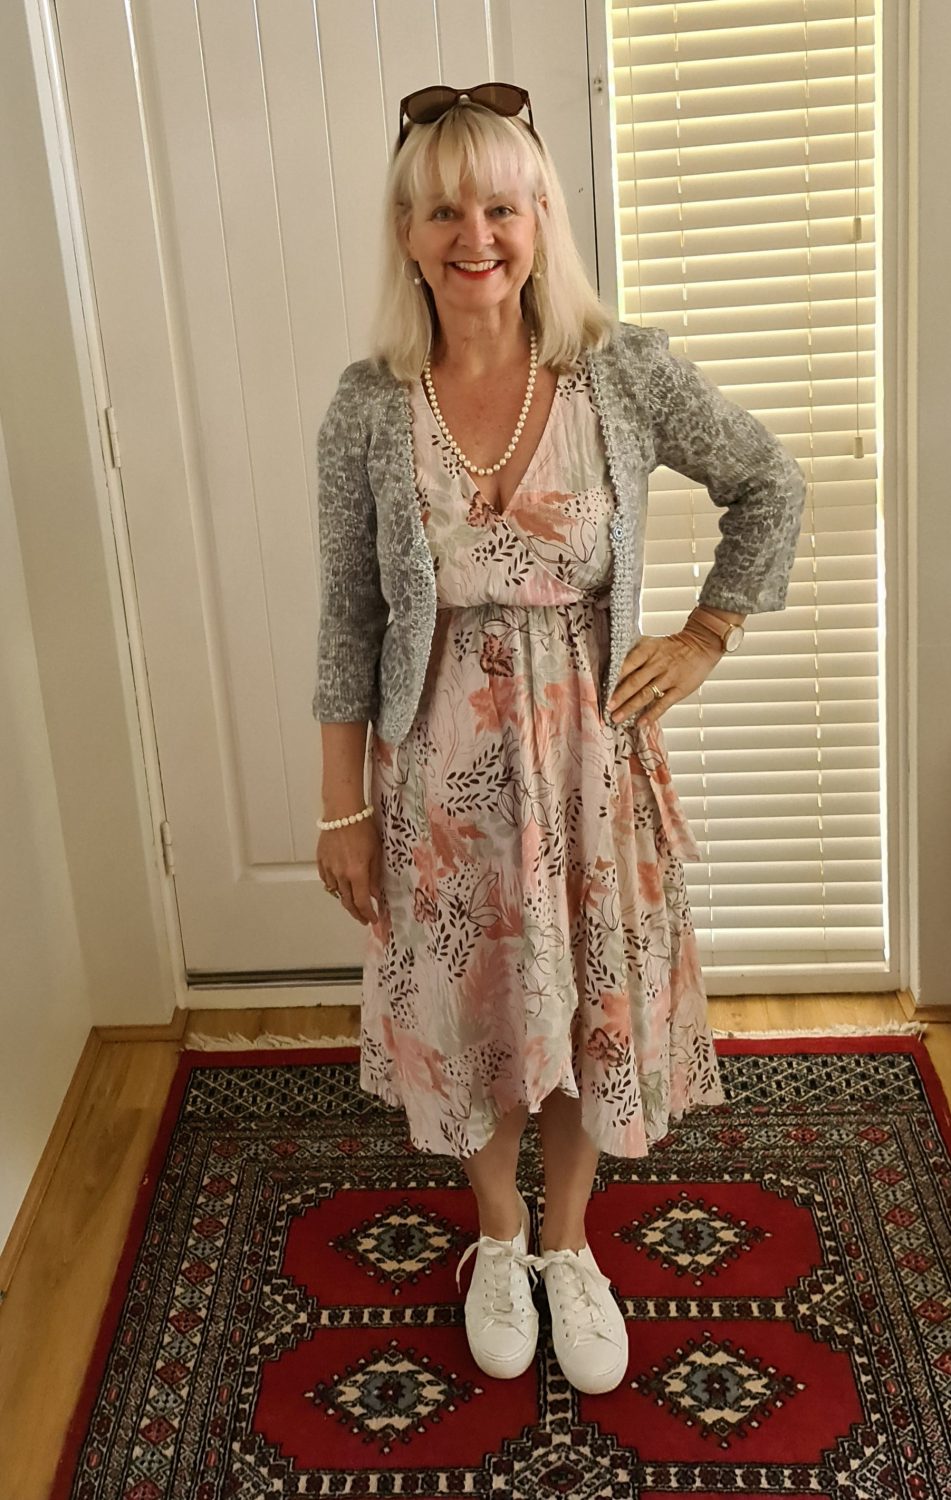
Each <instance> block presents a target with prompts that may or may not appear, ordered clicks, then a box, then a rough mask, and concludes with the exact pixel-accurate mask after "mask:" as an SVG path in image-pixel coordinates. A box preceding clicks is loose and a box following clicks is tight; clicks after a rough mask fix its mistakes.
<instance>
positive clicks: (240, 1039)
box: [185, 1021, 928, 1052]
mask: <svg viewBox="0 0 951 1500" xmlns="http://www.w3.org/2000/svg"><path fill="white" fill-rule="evenodd" d="M927 1030H928V1025H927V1022H926V1021H887V1022H885V1023H884V1025H881V1026H844V1025H838V1026H813V1027H810V1028H802V1027H800V1028H797V1029H794V1030H790V1031H784V1030H773V1031H720V1030H718V1029H717V1028H716V1027H711V1031H712V1034H713V1036H714V1037H718V1036H721V1037H739V1038H741V1039H742V1038H743V1037H749V1038H751V1039H752V1038H759V1037H762V1038H768V1037H795V1036H916V1037H923V1036H924V1035H925V1034H926V1033H927ZM359 1045H360V1038H359V1036H316V1037H315V1036H300V1035H299V1036H279V1035H277V1034H276V1033H274V1032H270V1031H265V1032H262V1034H261V1035H260V1036H256V1037H246V1036H240V1035H239V1034H238V1033H237V1032H231V1033H230V1034H229V1035H228V1036H204V1035H202V1034H200V1033H191V1032H190V1033H189V1034H188V1036H187V1037H186V1039H185V1046H186V1049H187V1050H188V1051H196V1052H245V1051H258V1050H260V1049H262V1048H274V1047H297V1048H301V1047H358V1046H359Z"/></svg>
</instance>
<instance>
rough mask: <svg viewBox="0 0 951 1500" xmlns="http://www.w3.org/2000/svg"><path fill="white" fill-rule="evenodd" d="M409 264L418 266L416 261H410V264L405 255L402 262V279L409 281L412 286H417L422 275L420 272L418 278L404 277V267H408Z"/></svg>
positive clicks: (408, 257) (408, 258)
mask: <svg viewBox="0 0 951 1500" xmlns="http://www.w3.org/2000/svg"><path fill="white" fill-rule="evenodd" d="M410 264H413V265H415V266H418V264H419V262H418V261H412V262H411V258H410V256H408V255H407V257H406V259H405V260H404V261H403V277H404V280H406V281H411V282H412V283H413V285H414V286H419V284H420V282H421V281H422V279H423V273H422V271H420V273H419V275H418V276H407V275H406V267H407V266H408V265H410Z"/></svg>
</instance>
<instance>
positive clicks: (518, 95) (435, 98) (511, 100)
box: [396, 83, 538, 151]
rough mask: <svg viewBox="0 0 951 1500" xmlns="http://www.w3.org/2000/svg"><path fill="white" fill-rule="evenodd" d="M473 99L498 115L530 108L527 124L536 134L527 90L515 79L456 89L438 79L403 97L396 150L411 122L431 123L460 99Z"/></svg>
mask: <svg viewBox="0 0 951 1500" xmlns="http://www.w3.org/2000/svg"><path fill="white" fill-rule="evenodd" d="M463 98H465V99H471V101H472V103H473V104H484V105H485V107H486V108H487V109H491V110H494V111H495V113H496V114H497V115H517V114H518V112H519V110H520V109H523V108H525V109H527V110H528V128H529V130H530V131H531V132H532V135H533V136H535V139H536V141H537V140H538V136H537V134H536V132H535V122H534V120H533V119H532V103H531V100H530V99H529V97H528V90H527V89H521V88H519V87H518V84H515V83H477V84H476V85H475V87H474V88H471V89H453V88H450V87H449V85H448V84H443V83H436V84H433V85H432V87H431V88H428V89H417V90H416V92H415V93H413V94H407V95H406V98H405V99H401V100H400V136H399V140H398V141H397V143H396V149H397V151H398V150H399V149H400V147H401V146H402V144H403V142H404V141H405V139H406V133H407V126H408V125H431V124H432V123H433V121H434V120H438V119H440V118H441V117H442V116H443V115H444V114H445V113H446V112H447V110H450V109H452V106H453V105H454V104H457V103H458V102H459V100H460V99H463Z"/></svg>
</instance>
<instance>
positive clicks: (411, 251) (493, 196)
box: [406, 178, 544, 318]
mask: <svg viewBox="0 0 951 1500" xmlns="http://www.w3.org/2000/svg"><path fill="white" fill-rule="evenodd" d="M540 201H541V202H544V200H540ZM535 235H536V222H535V213H534V207H533V201H532V196H531V194H530V193H529V192H527V191H526V190H525V189H524V188H521V187H517V186H513V185H512V183H511V182H509V183H508V184H507V185H505V186H504V187H502V188H501V189H500V190H499V191H493V192H491V193H486V192H480V191H479V190H478V188H477V187H476V185H475V184H474V182H473V181H472V180H471V178H469V179H466V180H464V181H463V182H462V183H461V184H460V187H459V190H458V193H457V194H447V193H443V192H441V191H440V190H439V188H438V186H437V185H434V184H433V183H430V184H429V191H427V192H426V193H425V194H424V195H423V197H422V198H421V199H420V201H419V202H417V203H416V204H415V206H414V209H413V213H412V216H411V219H410V222H409V225H408V228H407V231H406V244H407V254H408V255H410V256H412V257H413V259H414V260H417V261H418V262H419V266H420V270H421V271H422V274H423V277H424V278H425V280H426V281H427V283H428V284H429V286H430V288H431V289H432V293H433V298H434V300H435V303H436V310H437V312H440V313H441V314H442V310H443V309H446V310H451V311H455V312H459V313H466V312H469V313H473V312H475V313H481V312H486V311H488V310H490V309H498V308H500V307H501V306H502V305H503V304H506V303H509V302H511V303H513V304H514V306H515V308H516V309H517V308H518V306H519V294H520V292H521V289H522V287H523V286H524V284H525V282H526V281H527V280H528V277H529V276H530V275H531V270H532V262H533V260H534V254H535ZM442 316H443V318H444V314H442Z"/></svg>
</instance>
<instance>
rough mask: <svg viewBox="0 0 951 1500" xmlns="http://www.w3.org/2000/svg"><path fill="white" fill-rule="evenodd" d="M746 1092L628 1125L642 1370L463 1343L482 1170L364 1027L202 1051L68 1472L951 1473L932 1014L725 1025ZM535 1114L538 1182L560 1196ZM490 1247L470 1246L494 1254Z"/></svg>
mask: <svg viewBox="0 0 951 1500" xmlns="http://www.w3.org/2000/svg"><path fill="white" fill-rule="evenodd" d="M717 1052H718V1055H719V1057H720V1060H721V1066H722V1074H723V1080H724V1087H725V1089H726V1093H727V1099H728V1101H729V1102H728V1103H727V1104H725V1105H723V1106H720V1107H717V1108H712V1109H711V1108H707V1109H703V1110H697V1111H694V1112H693V1113H692V1114H690V1115H687V1116H685V1117H684V1119H683V1120H682V1121H680V1122H678V1123H677V1124H676V1125H675V1126H674V1127H673V1128H672V1130H671V1132H670V1133H669V1134H668V1135H667V1136H666V1137H665V1139H664V1140H663V1141H662V1142H659V1143H658V1144H657V1145H656V1146H655V1147H653V1148H652V1150H651V1152H650V1154H649V1155H648V1156H647V1157H644V1158H640V1159H637V1160H634V1161H625V1160H623V1159H620V1158H614V1157H608V1156H602V1157H601V1160H600V1164H599V1168H598V1175H597V1179H596V1181H595V1187H594V1192H593V1195H592V1200H591V1203H590V1205H589V1208H588V1214H587V1227H588V1237H589V1240H590V1242H591V1245H592V1248H593V1250H594V1253H595V1255H596V1257H597V1259H598V1261H599V1263H600V1265H601V1267H602V1269H603V1270H604V1271H606V1272H607V1274H608V1275H609V1276H610V1277H611V1280H612V1283H613V1287H614V1292H615V1295H616V1296H617V1298H618V1300H619V1302H620V1305H621V1306H622V1308H623V1309H624V1313H625V1316H626V1318H627V1321H628V1325H629V1328H630V1344H631V1357H630V1363H629V1366H628V1369H627V1372H626V1375H625V1377H624V1379H623V1381H622V1382H621V1384H620V1386H618V1387H617V1389H616V1390H614V1391H611V1392H609V1393H608V1394H606V1395H601V1396H586V1395H581V1394H579V1393H578V1392H577V1391H575V1390H574V1389H573V1387H571V1386H570V1385H568V1384H567V1382H566V1381H565V1380H564V1378H563V1377H562V1375H561V1374H560V1371H559V1369H558V1365H557V1363H556V1362H555V1360H554V1356H553V1354H552V1350H551V1339H550V1325H549V1322H548V1315H547V1305H546V1303H545V1294H544V1288H543V1287H542V1286H538V1287H536V1290H535V1296H536V1299H537V1302H538V1306H539V1311H540V1313H541V1332H540V1336H539V1344H538V1353H537V1356H536V1360H535V1364H534V1365H533V1366H532V1367H531V1368H530V1369H529V1370H528V1371H526V1373H525V1374H524V1375H523V1376H522V1377H521V1378H520V1379H518V1380H508V1381H496V1380H492V1379H491V1378H490V1377H488V1376H485V1375H483V1374H482V1372H481V1371H480V1370H479V1368H478V1366H477V1365H476V1364H475V1363H474V1362H473V1360H472V1357H471V1355H470V1353H469V1349H468V1345H467V1343H466V1335H465V1326H464V1321H463V1308H462V1297H463V1296H464V1295H465V1290H466V1287H467V1285H468V1278H469V1275H470V1271H469V1268H468V1267H467V1268H466V1269H465V1270H464V1272H463V1280H462V1293H461V1294H460V1293H459V1292H457V1290H456V1285H455V1280H454V1274H455V1266H456V1262H457V1260H458V1257H459V1256H460V1255H461V1253H462V1251H463V1250H464V1249H465V1247H466V1245H468V1244H469V1243H470V1241H471V1240H472V1239H473V1238H475V1236H476V1235H477V1233H478V1228H477V1219H476V1215H475V1205H474V1200H473V1197H472V1194H471V1192H470V1190H469V1187H468V1183H467V1181H466V1178H465V1175H464V1173H463V1171H462V1169H461V1167H460V1166H459V1164H458V1162H456V1161H455V1160H453V1159H452V1158H450V1157H443V1156H439V1157H435V1156H430V1155H426V1154H423V1153H420V1152H417V1151H415V1150H414V1149H413V1147H412V1145H411V1143H410V1142H409V1140H408V1137H407V1134H406V1129H405V1117H404V1116H403V1114H402V1112H401V1111H396V1110H392V1109H390V1108H388V1107H387V1106H386V1105H384V1104H382V1103H381V1102H380V1101H378V1100H375V1099H373V1098H371V1097H370V1096H368V1095H366V1094H363V1093H362V1092H361V1091H360V1088H359V1084H358V1069H359V1065H358V1053H357V1050H356V1048H347V1049H334V1050H327V1051H324V1050H318V1049H314V1050H309V1051H304V1050H302V1051H299V1052H297V1051H291V1052H276V1051H267V1052H257V1053H249V1052H238V1053H235V1052H226V1053H213V1052H184V1053H183V1054H182V1056H181V1059H180V1064H179V1069H178V1073H177V1075H176V1078H175V1081H174V1083H173V1086H172V1089H171V1092H170V1095H169V1100H168V1105H167V1107H166V1110H165V1114H164V1117H163V1120H162V1124H161V1127H160V1129H159V1132H158V1136H157V1138H156V1142H155V1147H154V1151H153V1153H152V1158H151V1161H150V1164H149V1168H148V1172H147V1174H146V1176H145V1178H144V1179H143V1181H142V1185H141V1189H140V1192H139V1197H138V1202H137V1205H136V1208H135V1212H134V1215H133V1219H132V1222H131V1225H130V1228H129V1233H128V1237H127V1241H126V1245H125V1250H124V1252H123V1255H122V1259H121V1263H120V1265H119V1268H118V1271H117V1273H116V1278H115V1283H114V1286H113V1290H112V1293H111V1296H110V1300H109V1305H108V1308H107V1311H106V1314H105V1316H104V1319H103V1324H102V1328H101V1330H100V1335H99V1339H98V1342H97V1346H96V1349H95V1352H94V1355H93V1358H92V1361H91V1364H90V1368H89V1371H88V1374H87V1378H86V1381H85V1385H84V1388H83V1390H82V1393H81V1395H80V1398H79V1401H78V1404H77V1407H76V1412H75V1415H74V1417H73V1421H72V1423H71V1426H70V1430H69V1434H68V1437H67V1440H66V1443H65V1445H64V1449H63V1453H62V1456H61V1458H60V1463H59V1467H58V1470H57V1477H56V1483H55V1485H54V1489H53V1492H52V1494H51V1497H50V1500H265V1497H269V1496H280V1497H284V1496H323V1497H327V1500H336V1497H343V1496H346V1497H348V1500H355V1497H369V1496H400V1497H404V1496H405V1497H413V1500H437V1497H439V1500H447V1497H448V1500H455V1497H459V1500H462V1497H481V1496H485V1497H504V1500H554V1497H565V1500H601V1497H606V1500H607V1497H611V1500H614V1497H622V1496H623V1497H625V1500H628V1497H635V1496H650V1497H651V1500H671V1497H674V1496H680V1495H692V1496H694V1497H698V1500H704V1497H713V1496H721V1495H728V1496H757V1497H764V1500H766V1497H768V1500H778V1497H780V1496H783V1497H789V1496H806V1495H808V1496H810V1497H811V1500H816V1497H818V1500H832V1497H833V1496H834V1497H835V1500H894V1497H896V1496H898V1497H905V1496H907V1497H911V1500H949V1497H951V1154H949V1153H951V1116H949V1110H948V1104H947V1102H946V1100H945V1099H944V1097H943V1095H942V1092H941V1088H940V1085H939V1082H938V1078H937V1076H936V1074H935V1071H934V1067H933V1065H932V1063H931V1061H930V1059H929V1057H928V1054H927V1052H926V1050H925V1048H924V1046H923V1045H922V1044H921V1042H920V1041H918V1040H916V1039H914V1038H911V1037H907V1036H903V1037H894V1036H874V1037H854V1036H849V1037H840V1036H834V1037H828V1038H827V1037H821V1038H817V1037H808V1038H785V1039H777V1038H771V1039H769V1040H751V1041H743V1040H739V1039H724V1040H721V1039H718V1040H717ZM539 1146H540V1142H539V1138H538V1133H537V1130H536V1129H535V1128H534V1126H533V1125H529V1128H528V1129H527V1130H526V1132H525V1136H524V1140H523V1147H522V1160H521V1166H520V1173H519V1186H520V1187H521V1189H522V1192H523V1193H524V1195H525V1198H526V1200H527V1201H528V1203H529V1206H530V1207H531V1209H532V1214H533V1220H534V1223H533V1230H534V1231H535V1232H537V1229H538V1222H539V1197H540V1191H541V1185H542V1174H541V1157H540V1152H539ZM470 1265H471V1261H470Z"/></svg>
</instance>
